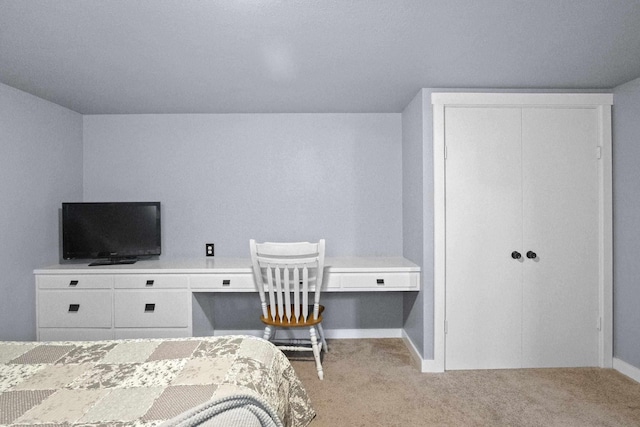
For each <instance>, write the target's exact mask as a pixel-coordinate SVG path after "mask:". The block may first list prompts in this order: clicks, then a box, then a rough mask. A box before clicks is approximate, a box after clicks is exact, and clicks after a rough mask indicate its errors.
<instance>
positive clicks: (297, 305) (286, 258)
mask: <svg viewBox="0 0 640 427" xmlns="http://www.w3.org/2000/svg"><path fill="white" fill-rule="evenodd" d="M249 246H250V250H251V261H252V264H253V274H254V276H255V281H256V285H257V287H258V292H259V293H260V301H261V303H262V316H261V317H260V320H261V321H262V323H264V324H265V328H264V336H263V338H264V339H266V340H269V339H271V338H272V332H273V334H274V335H275V328H308V329H309V336H310V339H311V340H310V341H311V342H310V344H311V347H308V346H302V345H301V344H304V343H306V341H303V340H293V341H292V342H290V343H289V344H290V345H281V344H277V343H276V345H277V346H278V347H279V348H280V349H281V350H285V351H313V357H314V359H315V361H316V369H317V370H318V377H319V378H320V379H323V375H324V374H323V371H322V363H321V361H320V353H321V352H322V349H323V348H324V349H325V351H327V342H326V341H325V339H324V331H323V330H322V312H323V311H324V307H323V306H321V305H320V292H321V289H320V288H321V285H322V276H323V269H324V239H322V240H320V241H319V242H318V243H308V242H297V243H256V241H255V240H253V239H252V240H251V241H250V242H249ZM311 291H313V303H312V305H311V306H310V305H309V293H310V292H311ZM267 294H268V295H269V302H268V304H267ZM316 328H317V333H316ZM318 334H319V335H320V340H318ZM318 341H319V342H318Z"/></svg>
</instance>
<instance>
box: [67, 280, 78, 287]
mask: <svg viewBox="0 0 640 427" xmlns="http://www.w3.org/2000/svg"><path fill="white" fill-rule="evenodd" d="M69 286H78V281H77V280H72V281H70V282H69Z"/></svg>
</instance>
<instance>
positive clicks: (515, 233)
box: [445, 107, 524, 369]
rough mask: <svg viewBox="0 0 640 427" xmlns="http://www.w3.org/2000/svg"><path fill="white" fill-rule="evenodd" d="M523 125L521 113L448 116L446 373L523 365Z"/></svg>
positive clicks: (474, 111)
mask: <svg viewBox="0 0 640 427" xmlns="http://www.w3.org/2000/svg"><path fill="white" fill-rule="evenodd" d="M520 121H521V112H520V109H519V108H513V109H512V108H463V107H461V108H456V107H447V108H446V110H445V127H446V128H445V144H446V150H447V160H446V322H447V329H448V332H447V335H446V344H445V347H446V350H445V351H446V369H491V368H509V367H519V366H520V365H521V329H522V323H521V315H522V313H521V307H522V262H523V259H520V260H515V259H513V258H512V257H511V253H512V252H513V251H521V248H522V165H521V127H520ZM523 257H524V255H523Z"/></svg>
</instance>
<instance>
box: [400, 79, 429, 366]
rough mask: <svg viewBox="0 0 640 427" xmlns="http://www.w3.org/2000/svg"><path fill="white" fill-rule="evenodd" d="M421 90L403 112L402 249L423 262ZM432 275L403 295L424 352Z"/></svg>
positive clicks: (409, 327)
mask: <svg viewBox="0 0 640 427" xmlns="http://www.w3.org/2000/svg"><path fill="white" fill-rule="evenodd" d="M423 121H424V118H423V106H422V91H419V92H418V94H417V95H416V96H415V97H414V98H413V100H412V101H411V102H410V103H409V105H407V107H406V108H405V109H404V111H403V112H402V246H403V248H402V253H403V255H404V257H405V258H407V259H409V260H411V261H413V262H415V263H416V264H418V265H419V266H421V267H423V264H424V248H423V246H424V198H423V191H424V167H423V163H424V135H423ZM430 279H431V277H430V276H429V275H428V274H427V275H425V274H423V275H422V284H423V286H422V290H421V291H420V292H407V293H406V294H404V295H403V314H404V331H405V333H406V334H407V335H408V336H409V338H410V339H411V341H412V342H413V344H414V345H415V346H416V349H417V350H418V351H419V352H420V354H421V355H423V354H424V300H425V298H424V295H425V287H426V286H425V285H428V284H429V283H430V282H431V283H432V282H433V281H432V280H430Z"/></svg>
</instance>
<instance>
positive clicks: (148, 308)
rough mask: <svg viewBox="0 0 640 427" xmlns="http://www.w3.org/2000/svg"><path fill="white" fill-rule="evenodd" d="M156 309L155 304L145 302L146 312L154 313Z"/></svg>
mask: <svg viewBox="0 0 640 427" xmlns="http://www.w3.org/2000/svg"><path fill="white" fill-rule="evenodd" d="M155 309H156V305H155V304H145V305H144V312H145V313H153V311H154V310H155Z"/></svg>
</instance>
